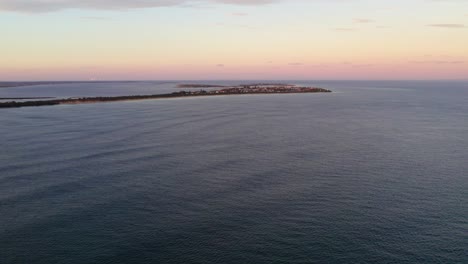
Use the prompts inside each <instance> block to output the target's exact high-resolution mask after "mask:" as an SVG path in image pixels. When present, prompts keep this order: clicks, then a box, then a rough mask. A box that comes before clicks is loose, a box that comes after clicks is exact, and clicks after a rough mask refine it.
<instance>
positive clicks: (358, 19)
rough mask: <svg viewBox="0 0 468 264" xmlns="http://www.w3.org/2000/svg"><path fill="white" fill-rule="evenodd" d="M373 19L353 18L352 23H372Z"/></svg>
mask: <svg viewBox="0 0 468 264" xmlns="http://www.w3.org/2000/svg"><path fill="white" fill-rule="evenodd" d="M373 22H374V20H371V19H366V18H356V19H354V23H358V24H367V23H373Z"/></svg>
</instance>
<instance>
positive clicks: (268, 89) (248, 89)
mask: <svg viewBox="0 0 468 264" xmlns="http://www.w3.org/2000/svg"><path fill="white" fill-rule="evenodd" d="M177 87H179V88H181V87H185V88H223V89H219V90H210V91H205V90H198V91H179V92H174V93H169V94H154V95H129V96H114V97H82V98H68V99H54V100H41V101H26V102H16V101H10V102H4V103H0V108H14V107H28V106H50V105H60V104H85V103H99V102H117V101H129V100H148V99H162V98H178V97H195V96H219V95H247V94H293V93H331V92H332V91H330V90H327V89H324V88H317V87H300V86H296V85H289V84H268V83H260V84H247V85H245V84H244V85H238V86H222V85H205V84H181V85H178V86H177ZM11 99H12V100H13V99H16V100H19V99H29V98H11ZM33 99H39V98H37V97H36V98H33Z"/></svg>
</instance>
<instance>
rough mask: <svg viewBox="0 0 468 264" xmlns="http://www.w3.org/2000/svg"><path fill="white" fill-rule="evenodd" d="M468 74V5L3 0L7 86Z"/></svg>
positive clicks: (2, 61)
mask: <svg viewBox="0 0 468 264" xmlns="http://www.w3.org/2000/svg"><path fill="white" fill-rule="evenodd" d="M203 79H205V80H206V79H229V80H238V79H252V80H254V79H257V80H265V79H272V80H273V79H275V80H288V79H306V80H313V79H321V80H325V79H328V80H339V79H343V80H352V79H360V80H363V79H371V80H380V79H382V80H395V79H399V80H425V79H444V80H445V79H468V0H392V1H388V0H283V1H282V0H101V1H92V0H0V81H40V80H203Z"/></svg>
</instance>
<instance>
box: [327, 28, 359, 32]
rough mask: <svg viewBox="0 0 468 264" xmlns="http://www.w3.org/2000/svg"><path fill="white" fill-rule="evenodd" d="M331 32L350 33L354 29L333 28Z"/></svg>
mask: <svg viewBox="0 0 468 264" xmlns="http://www.w3.org/2000/svg"><path fill="white" fill-rule="evenodd" d="M333 30H335V31H341V32H350V31H355V30H356V29H355V28H334V29H333Z"/></svg>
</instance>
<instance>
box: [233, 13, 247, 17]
mask: <svg viewBox="0 0 468 264" xmlns="http://www.w3.org/2000/svg"><path fill="white" fill-rule="evenodd" d="M231 15H233V16H248V15H249V14H247V13H232V14H231Z"/></svg>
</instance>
